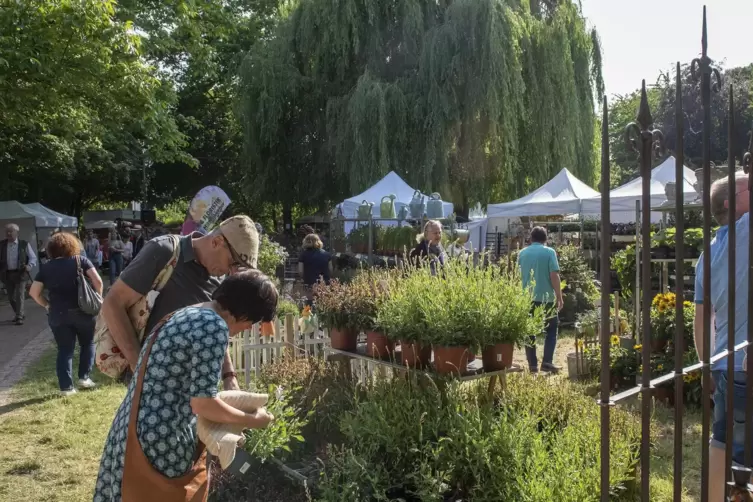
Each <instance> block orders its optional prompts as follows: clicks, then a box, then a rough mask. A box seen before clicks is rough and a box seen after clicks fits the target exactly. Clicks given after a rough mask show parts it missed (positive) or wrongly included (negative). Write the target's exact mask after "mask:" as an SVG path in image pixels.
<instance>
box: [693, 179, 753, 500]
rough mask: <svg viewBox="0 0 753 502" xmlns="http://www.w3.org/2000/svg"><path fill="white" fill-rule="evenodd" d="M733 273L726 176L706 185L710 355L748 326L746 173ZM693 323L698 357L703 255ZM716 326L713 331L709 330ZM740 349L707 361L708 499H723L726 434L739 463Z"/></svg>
mask: <svg viewBox="0 0 753 502" xmlns="http://www.w3.org/2000/svg"><path fill="white" fill-rule="evenodd" d="M735 178H736V180H735V186H734V187H732V189H734V190H735V218H736V221H735V222H734V225H735V235H736V246H735V253H736V255H735V277H736V278H737V280H736V283H735V284H732V285H730V284H729V282H728V278H729V276H728V269H729V255H728V253H729V224H730V222H729V221H728V219H729V213H728V211H729V194H730V186H729V180H728V179H727V178H726V177H725V178H724V179H722V180H719V181H717V182H715V183H714V184H713V185H711V214H712V216H713V217H714V219H716V221H717V222H718V223H719V225H720V227H719V230H718V231H717V232H716V236H715V237H714V239H713V240H712V241H711V247H710V253H711V284H710V286H711V295H710V296H711V305H710V307H711V308H712V311H711V319H712V322H711V327H712V330H711V350H712V353H711V356H712V357H713V356H714V355H716V354H719V353H720V352H724V351H725V350H727V340H728V337H729V336H734V337H735V345H737V344H739V343H741V342H743V341H745V340H747V337H748V335H747V331H748V245H749V237H750V236H749V233H748V225H749V223H748V222H749V219H750V212H749V211H750V208H749V207H748V205H749V193H748V176H747V175H745V174H743V173H738V174H737V175H736V176H735ZM695 277H696V278H695V303H696V310H695V323H694V336H695V344H696V350H697V351H698V356H699V357H701V358H702V357H703V337H702V334H703V311H704V308H705V307H704V305H703V291H704V290H703V254H701V257H700V258H699V260H698V264H697V265H696V276H695ZM730 286H732V287H734V288H735V325H734V326H732V327H730V326H729V316H728V312H729V310H728V309H729V306H728V305H729V304H728V299H729V297H728V295H729V288H730ZM714 331H716V333H714ZM743 358H744V355H743V354H737V353H736V354H734V355H731V356H729V357H728V358H724V359H721V360H720V361H717V362H716V363H714V364H713V365H712V366H711V372H712V373H711V375H712V378H713V381H714V385H715V387H716V388H715V390H714V416H713V423H712V425H711V433H712V439H711V446H712V447H711V448H710V453H709V455H710V465H711V473H710V476H709V501H710V502H715V501H719V502H721V501H722V500H724V498H723V494H724V490H725V488H724V483H725V478H726V476H725V474H726V473H725V469H724V467H725V462H724V448H725V444H726V442H727V436H728V435H731V436H732V444H733V460H734V461H735V462H736V463H738V464H740V465H742V464H743V461H744V458H743V456H744V443H743V442H744V438H745V419H744V417H745V401H746V399H745V396H746V391H745V387H746V384H747V374H746V373H745V370H744V367H743ZM728 364H734V366H735V369H734V371H735V381H734V395H733V398H734V409H735V419H734V423H735V425H734V428H733V430H732V431H731V434H729V432H730V431H727V405H726V400H727V365H728Z"/></svg>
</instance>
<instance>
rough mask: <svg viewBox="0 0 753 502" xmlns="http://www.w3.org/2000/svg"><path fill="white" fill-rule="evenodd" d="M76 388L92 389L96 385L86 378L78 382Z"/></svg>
mask: <svg viewBox="0 0 753 502" xmlns="http://www.w3.org/2000/svg"><path fill="white" fill-rule="evenodd" d="M78 386H79V387H80V388H82V389H93V388H94V387H96V386H97V384H96V383H94V382H92V379H91V378H87V379H86V380H79V381H78Z"/></svg>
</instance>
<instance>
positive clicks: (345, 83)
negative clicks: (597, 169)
mask: <svg viewBox="0 0 753 502" xmlns="http://www.w3.org/2000/svg"><path fill="white" fill-rule="evenodd" d="M600 58H601V55H600V49H599V44H598V37H597V36H596V34H595V33H590V32H589V31H588V30H587V29H586V26H585V22H584V20H583V18H582V16H581V14H580V11H579V8H578V7H577V6H576V5H575V4H573V2H572V0H558V1H556V0H549V1H546V0H530V1H528V0H444V1H440V2H437V1H436V0H394V1H390V2H386V1H381V0H380V1H376V0H339V1H332V0H301V1H300V2H298V3H297V4H295V7H294V8H293V9H292V11H291V12H290V13H289V14H288V15H287V17H286V19H285V20H284V21H283V22H282V23H281V24H280V26H279V27H278V29H277V31H276V32H274V34H272V36H270V38H269V40H267V42H266V43H264V44H259V45H258V46H256V47H255V48H254V49H253V50H252V51H251V52H250V53H249V54H248V55H247V56H246V58H245V61H244V63H243V65H242V68H241V72H240V76H241V78H240V92H239V96H240V101H239V107H238V111H239V114H240V117H241V121H242V123H243V126H244V132H245V141H244V144H245V148H246V153H247V155H246V158H247V160H248V165H247V166H246V170H245V177H246V179H247V181H248V182H249V183H248V185H249V187H250V188H253V191H254V193H256V194H257V196H259V197H261V198H264V199H266V200H269V201H274V202H282V203H283V204H284V205H287V206H290V205H292V204H295V203H297V202H300V203H304V204H306V203H314V202H317V201H321V200H337V199H339V198H341V197H343V196H348V195H351V194H353V193H357V192H359V191H361V190H363V189H364V188H366V187H367V186H368V185H369V184H371V183H373V182H374V181H376V180H378V179H379V178H380V177H381V176H384V175H385V174H386V173H387V172H389V171H390V170H394V171H396V172H398V173H399V174H400V175H402V176H403V177H404V178H405V179H406V180H407V181H408V182H409V183H411V184H412V185H414V186H416V187H418V188H421V189H422V190H424V191H434V190H438V191H441V192H442V193H443V194H444V196H445V198H451V199H452V200H454V201H455V203H456V205H457V206H459V207H460V208H462V209H467V208H468V207H469V205H470V204H472V203H474V202H476V201H480V202H482V203H486V202H490V201H499V200H504V199H505V198H509V197H513V196H518V195H522V193H523V192H524V191H525V190H528V189H530V188H531V187H532V186H534V185H537V184H539V183H541V182H543V181H546V180H547V179H548V178H549V177H551V175H552V174H554V173H556V172H557V171H559V170H560V169H561V168H562V167H568V168H569V169H570V170H571V171H573V172H574V173H575V174H576V175H578V176H579V177H581V178H582V179H583V180H584V181H586V182H592V181H593V173H594V165H593V131H594V113H593V109H594V108H593V102H594V97H595V96H597V95H600V94H601V92H602V90H603V83H602V81H601V59H600Z"/></svg>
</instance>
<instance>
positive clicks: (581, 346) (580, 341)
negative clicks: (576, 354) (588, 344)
mask: <svg viewBox="0 0 753 502" xmlns="http://www.w3.org/2000/svg"><path fill="white" fill-rule="evenodd" d="M576 345H577V346H578V348H579V349H582V348H583V340H578V341H577V343H576Z"/></svg>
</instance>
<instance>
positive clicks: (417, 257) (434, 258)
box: [410, 220, 447, 274]
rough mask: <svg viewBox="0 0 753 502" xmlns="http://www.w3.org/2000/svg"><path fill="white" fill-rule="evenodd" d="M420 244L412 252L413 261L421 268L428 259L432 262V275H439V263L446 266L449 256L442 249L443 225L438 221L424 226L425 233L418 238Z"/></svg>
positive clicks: (430, 221) (429, 222) (428, 222)
mask: <svg viewBox="0 0 753 502" xmlns="http://www.w3.org/2000/svg"><path fill="white" fill-rule="evenodd" d="M416 240H417V241H418V244H417V245H416V247H415V248H413V250H412V251H411V252H410V258H411V261H412V262H413V263H414V264H415V265H416V266H421V264H422V262H423V261H424V260H426V259H428V260H429V261H430V266H431V272H432V274H436V273H437V262H439V264H440V265H444V262H445V258H446V256H447V254H446V253H445V250H444V248H443V247H442V223H440V222H439V221H437V220H429V221H427V222H426V225H424V233H422V234H419V235H418V237H416Z"/></svg>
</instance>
